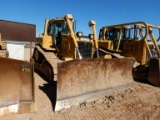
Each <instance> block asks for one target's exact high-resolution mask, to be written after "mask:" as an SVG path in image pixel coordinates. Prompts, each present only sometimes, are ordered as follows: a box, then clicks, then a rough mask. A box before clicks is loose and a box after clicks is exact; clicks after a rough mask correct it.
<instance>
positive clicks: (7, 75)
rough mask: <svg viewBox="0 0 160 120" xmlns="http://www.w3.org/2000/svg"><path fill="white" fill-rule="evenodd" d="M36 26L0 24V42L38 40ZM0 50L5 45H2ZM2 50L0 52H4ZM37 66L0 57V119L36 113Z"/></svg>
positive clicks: (10, 23) (6, 22)
mask: <svg viewBox="0 0 160 120" xmlns="http://www.w3.org/2000/svg"><path fill="white" fill-rule="evenodd" d="M35 29H36V27H35V25H32V24H26V23H20V22H12V21H6V20H0V33H1V34H2V36H1V37H2V38H0V40H1V39H2V40H14V41H17V40H24V41H27V40H30V42H31V41H33V40H35V31H36V30H35ZM0 45H2V46H0V47H1V48H4V46H3V45H4V44H3V43H1V41H0ZM1 51H2V50H0V52H1ZM34 87H35V83H34V64H33V60H32V61H31V62H29V61H24V60H17V59H11V58H5V56H0V116H5V115H8V114H16V113H26V112H35V111H37V107H36V104H35V90H34V89H35V88H34Z"/></svg>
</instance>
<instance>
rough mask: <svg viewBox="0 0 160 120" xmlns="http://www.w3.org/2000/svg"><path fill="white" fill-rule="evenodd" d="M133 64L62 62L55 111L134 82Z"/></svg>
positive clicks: (126, 61)
mask: <svg viewBox="0 0 160 120" xmlns="http://www.w3.org/2000/svg"><path fill="white" fill-rule="evenodd" d="M133 63H134V59H132V58H125V59H83V60H72V61H67V62H63V63H59V64H58V80H57V103H56V107H55V110H60V109H62V108H65V107H70V106H71V105H72V104H77V103H81V102H83V101H85V99H87V97H88V96H90V95H89V94H91V95H94V93H98V92H100V91H103V90H107V89H112V88H113V89H115V88H116V87H119V86H123V85H127V84H130V83H132V82H133V77H132V66H133ZM84 96H85V97H84ZM72 100H73V101H72ZM71 101H72V102H71Z"/></svg>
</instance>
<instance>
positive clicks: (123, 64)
mask: <svg viewBox="0 0 160 120" xmlns="http://www.w3.org/2000/svg"><path fill="white" fill-rule="evenodd" d="M75 23H76V22H75V20H74V19H73V17H72V15H71V14H67V15H66V16H64V17H60V18H54V19H47V20H45V25H44V32H43V33H42V34H41V35H40V36H39V37H38V38H37V43H38V44H37V45H36V47H35V49H34V52H33V56H32V57H33V59H34V63H35V70H36V71H38V73H41V75H43V76H44V77H45V78H46V79H48V80H49V81H52V82H56V85H57V88H56V89H57V90H56V91H57V93H56V94H57V97H56V103H55V111H58V110H61V109H62V108H67V107H70V106H72V105H77V104H79V103H82V102H84V101H89V100H95V99H98V97H99V96H102V95H103V96H104V95H106V93H107V92H106V91H110V90H117V89H119V88H126V87H127V86H129V85H130V84H132V83H133V78H132V66H133V63H134V61H135V60H134V59H133V58H119V59H117V58H116V59H104V58H99V53H98V52H99V51H98V46H97V45H98V41H97V40H98V39H97V38H96V37H95V36H93V34H90V35H89V36H84V35H83V34H82V32H76V30H75V26H76V24H75ZM93 24H94V21H91V22H90V23H89V25H90V26H92V25H93ZM104 91H105V92H104Z"/></svg>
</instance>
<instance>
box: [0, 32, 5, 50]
mask: <svg viewBox="0 0 160 120" xmlns="http://www.w3.org/2000/svg"><path fill="white" fill-rule="evenodd" d="M4 49H6V44H5V43H4V42H3V41H2V39H1V33H0V50H4Z"/></svg>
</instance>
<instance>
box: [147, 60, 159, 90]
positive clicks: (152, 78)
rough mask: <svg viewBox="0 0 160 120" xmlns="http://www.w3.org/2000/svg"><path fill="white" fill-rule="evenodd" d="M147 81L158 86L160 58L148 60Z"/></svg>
mask: <svg viewBox="0 0 160 120" xmlns="http://www.w3.org/2000/svg"><path fill="white" fill-rule="evenodd" d="M148 81H149V82H151V83H152V84H154V85H156V86H159V87H160V58H153V59H151V60H150V65H149V78H148Z"/></svg>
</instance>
